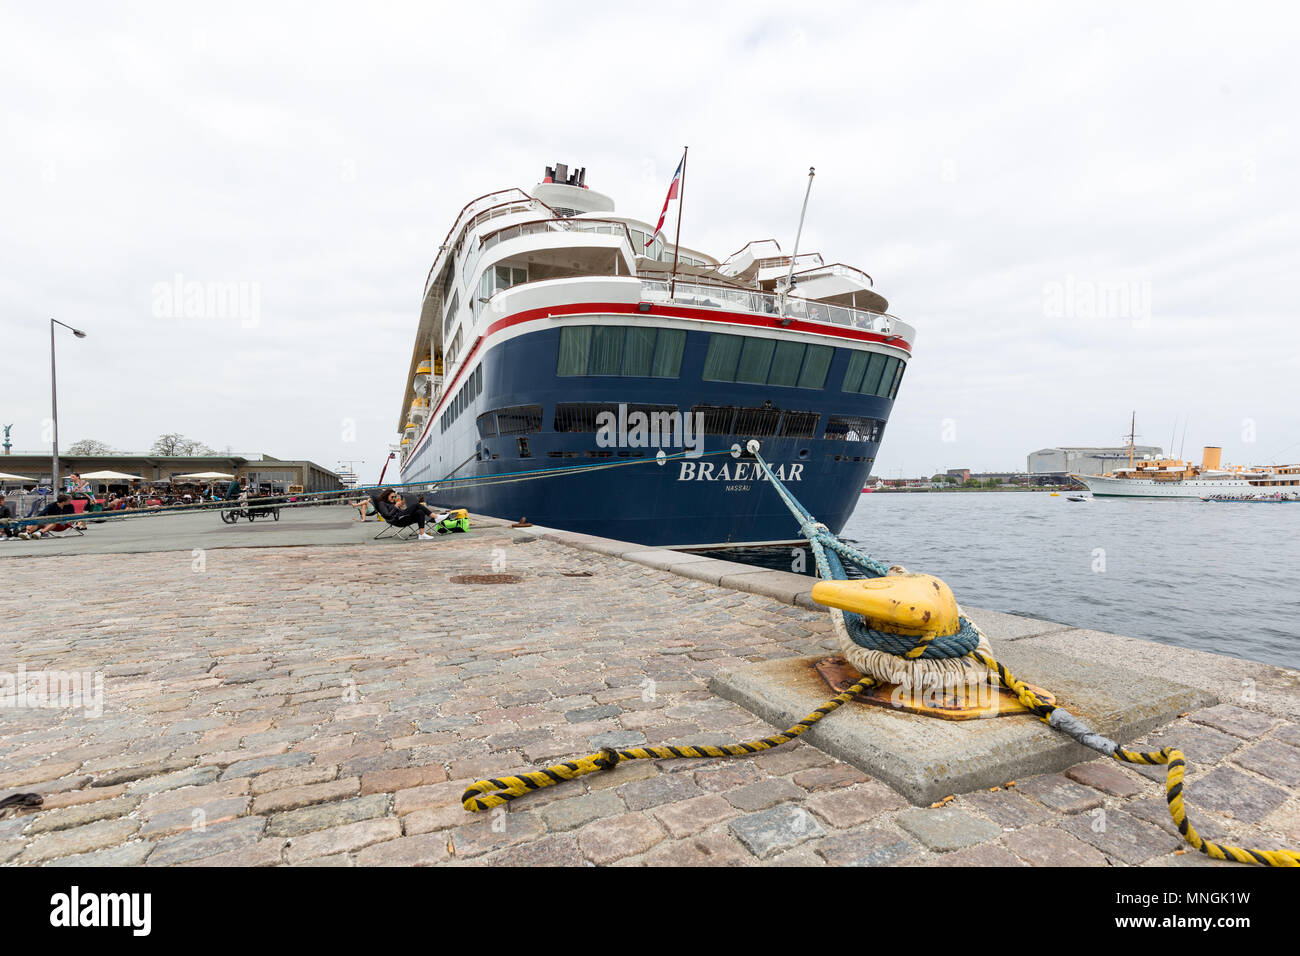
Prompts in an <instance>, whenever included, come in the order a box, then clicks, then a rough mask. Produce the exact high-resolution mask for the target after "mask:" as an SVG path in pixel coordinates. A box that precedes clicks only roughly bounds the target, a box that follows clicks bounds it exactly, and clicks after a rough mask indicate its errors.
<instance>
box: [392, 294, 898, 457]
mask: <svg viewBox="0 0 1300 956" xmlns="http://www.w3.org/2000/svg"><path fill="white" fill-rule="evenodd" d="M592 314H599V315H641V316H644V315H661V316H662V315H666V316H669V317H671V318H675V319H695V320H697V321H701V322H723V323H726V324H729V325H747V326H750V327H752V328H760V329H780V330H781V331H784V332H811V333H812V334H814V335H829V336H831V337H833V338H841V339H851V340H853V341H856V342H877V343H879V344H881V345H888V346H890V347H891V348H896V349H901V350H902V351H904V352H906V353H907V354H908V355H911V354H912V344H911V343H910V342H907V341H905V340H904V339H903V338H902V337H901V336H896V335H881V334H880V333H879V332H865V331H863V330H862V329H850V328H847V327H842V326H831V325H827V324H826V323H824V322H802V321H799V320H797V319H792V320H791V321H790V324H789V325H782V324H781V320H780V319H779V318H777V317H776V316H758V315H746V314H740V313H735V312H719V311H717V310H714V309H688V308H684V307H682V306H675V305H657V304H656V305H652V306H651V311H650V312H642V311H641V310H640V309H639V308H637V306H635V305H633V304H631V303H627V302H579V303H576V304H573V305H555V306H547V307H545V308H541V309H528V310H527V311H525V312H516V313H515V314H514V315H507V316H506V317H504V318H501V319H497V320H496V321H495V322H493V323H492V324H491V325H489V326H488V327H487V331H486V332H484V333H483V334H482V335H480V336H479V337H478V338H477V339H475V340H474V344H473V346H471V347H470V350H469V352H468V353H467V354H466V356H465V360H464V361H463V362H461V363H460V370H459V371H457V372H456V377H455V378H453V379H452V380H451V383H450V384H449V385H447V387H446V388H445V389H443V392H442V400H441V401H440V402H438V404H437V406H436V407H435V408H434V409H433V410H432V411H431V412H430V413H429V420H428V422H427V423H426V424H425V426H424V431H422V432H421V433H420V437H419V438H418V439H416V442H415V445H414V446H413V447H412V448H411V454H410V455H409V456H408V457H407V461H409V460H410V459H411V458H413V457H414V456H415V453H416V452H417V451H419V450H420V447H421V446H422V445H423V444H424V439H425V437H426V436H427V435H428V434H429V430H430V429H431V428H433V421H434V419H435V418H437V416H438V412H439V411H441V410H442V408H443V407H444V406H445V405H446V404H447V402H448V400H449V399H450V398H451V396H452V393H453V392H454V391H455V390H456V386H457V385H459V384H460V380H461V377H462V376H463V375H464V374H465V372H466V371H467V370H468V369H469V367H470V359H472V358H473V357H474V354H475V353H476V352H478V350H479V346H481V345H482V344H483V341H484V340H485V339H487V338H489V337H490V336H491V335H493V334H494V333H496V332H500V331H501V330H503V329H508V328H512V327H514V326H516V325H522V324H523V323H525V322H536V321H538V320H539V319H553V318H555V317H557V316H568V315H592ZM403 471H405V468H404V467H403Z"/></svg>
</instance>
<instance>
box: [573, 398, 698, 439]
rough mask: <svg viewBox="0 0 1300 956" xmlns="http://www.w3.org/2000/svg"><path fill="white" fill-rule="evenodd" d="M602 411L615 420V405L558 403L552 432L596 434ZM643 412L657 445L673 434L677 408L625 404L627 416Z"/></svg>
mask: <svg viewBox="0 0 1300 956" xmlns="http://www.w3.org/2000/svg"><path fill="white" fill-rule="evenodd" d="M601 412H609V413H611V414H612V415H613V416H614V417H615V419H617V418H618V406H617V405H611V404H610V403H608V402H604V403H602V402H561V403H559V404H558V405H556V406H555V419H554V423H555V430H556V431H557V432H595V431H597V430H598V421H597V420H598V419H599V417H600V413H601ZM634 412H643V413H645V415H646V417H647V424H648V425H649V426H650V429H651V431H652V432H653V433H654V434H657V435H659V436H661V437H660V443H662V442H663V440H664V438H665V437H667V436H672V435H674V434H675V433H676V430H677V429H676V426H675V424H674V418H675V416H676V412H677V406H676V405H628V406H627V414H628V416H631V415H632V414H633V413H634Z"/></svg>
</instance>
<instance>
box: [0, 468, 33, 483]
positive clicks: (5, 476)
mask: <svg viewBox="0 0 1300 956" xmlns="http://www.w3.org/2000/svg"><path fill="white" fill-rule="evenodd" d="M0 481H25V482H30V483H31V484H33V485H34V484H36V483H37V482H36V479H35V478H24V477H23V476H22V475H11V474H9V473H8V472H7V471H0Z"/></svg>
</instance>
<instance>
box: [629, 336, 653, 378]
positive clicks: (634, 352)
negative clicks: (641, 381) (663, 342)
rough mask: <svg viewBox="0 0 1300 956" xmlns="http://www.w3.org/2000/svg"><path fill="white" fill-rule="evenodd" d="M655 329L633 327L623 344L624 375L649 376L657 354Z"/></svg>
mask: <svg viewBox="0 0 1300 956" xmlns="http://www.w3.org/2000/svg"><path fill="white" fill-rule="evenodd" d="M655 331H656V330H655V329H654V328H645V327H644V326H633V327H631V328H629V329H628V330H627V338H626V339H625V340H624V342H623V374H624V375H639V376H642V377H644V376H647V375H649V374H650V366H651V364H652V362H653V359H654V354H655Z"/></svg>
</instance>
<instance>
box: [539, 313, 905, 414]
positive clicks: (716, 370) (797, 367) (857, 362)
mask: <svg viewBox="0 0 1300 956" xmlns="http://www.w3.org/2000/svg"><path fill="white" fill-rule="evenodd" d="M685 347H686V332H685V331H683V330H681V329H660V328H652V327H645V326H618V325H574V326H566V327H565V328H562V329H560V348H559V354H558V357H557V359H556V366H555V374H556V375H559V376H563V377H572V376H578V375H628V376H637V377H641V378H677V377H678V376H679V375H680V374H681V369H682V353H683V351H684V350H685ZM834 357H835V349H834V348H833V347H831V346H829V345H807V344H805V343H803V342H788V341H777V340H775V339H765V338H758V337H756V336H751V335H729V334H726V333H722V332H712V333H710V334H709V348H708V352H707V353H706V354H705V357H704V373H703V376H702V377H703V379H704V380H705V381H706V382H736V383H741V384H748V385H778V386H785V387H788V388H816V389H821V388H825V387H826V376H827V374H828V373H829V372H830V367H831V359H833V358H834ZM906 368H907V365H906V363H904V362H903V361H902V360H901V359H898V358H896V357H894V356H892V355H883V354H881V353H879V352H862V351H857V350H854V351H853V352H852V354H851V355H850V356H849V366H848V369H847V371H846V372H845V374H844V382H843V384H842V386H841V391H845V392H854V393H857V394H861V395H875V396H878V397H880V398H889V399H893V398H895V397H896V396H897V395H898V387H899V385H901V384H902V381H903V371H904V370H905V369H906Z"/></svg>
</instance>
